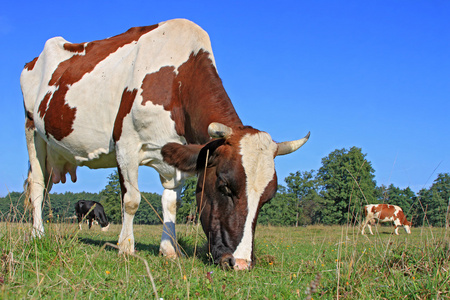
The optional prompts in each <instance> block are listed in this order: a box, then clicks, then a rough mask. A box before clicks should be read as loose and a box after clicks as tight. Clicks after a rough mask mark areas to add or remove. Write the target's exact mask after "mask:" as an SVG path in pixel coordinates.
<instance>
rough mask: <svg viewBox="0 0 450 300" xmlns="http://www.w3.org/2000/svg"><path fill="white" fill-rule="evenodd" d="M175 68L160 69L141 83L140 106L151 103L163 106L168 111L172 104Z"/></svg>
mask: <svg viewBox="0 0 450 300" xmlns="http://www.w3.org/2000/svg"><path fill="white" fill-rule="evenodd" d="M174 71H175V67H162V68H161V69H159V71H158V72H156V73H152V74H148V75H146V76H145V78H144V80H143V82H142V99H143V100H142V105H145V102H147V101H151V102H152V103H153V104H157V105H163V106H164V109H166V110H170V109H171V108H172V107H171V104H172V105H173V102H175V101H171V99H172V98H173V96H172V92H173V91H172V89H173V86H174V84H173V83H174V79H175V72H174Z"/></svg>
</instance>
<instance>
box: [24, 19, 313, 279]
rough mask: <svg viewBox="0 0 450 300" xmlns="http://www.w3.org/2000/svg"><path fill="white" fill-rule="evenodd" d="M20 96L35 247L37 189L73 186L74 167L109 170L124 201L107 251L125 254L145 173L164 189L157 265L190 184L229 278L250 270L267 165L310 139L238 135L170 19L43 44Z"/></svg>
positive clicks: (198, 42)
mask: <svg viewBox="0 0 450 300" xmlns="http://www.w3.org/2000/svg"><path fill="white" fill-rule="evenodd" d="M21 86H22V93H23V96H24V107H25V116H26V119H25V133H26V139H27V147H28V154H29V160H30V168H29V173H28V179H27V182H28V185H27V186H28V187H27V188H28V193H27V195H29V199H28V200H29V202H30V203H31V204H32V206H33V208H34V212H33V220H34V223H33V234H34V235H35V236H41V235H42V234H43V233H44V227H43V223H42V201H43V194H44V190H45V189H46V188H47V190H50V188H51V184H52V183H55V184H56V183H58V182H62V183H64V182H66V174H67V173H69V174H70V176H71V179H72V181H76V178H77V177H76V169H77V167H78V166H87V167H89V168H94V169H96V168H111V167H116V168H117V170H118V174H119V180H120V186H121V191H122V201H123V225H122V231H121V233H120V236H119V241H118V245H119V248H120V251H121V252H127V253H133V252H134V234H133V219H134V216H135V213H136V211H137V209H138V207H139V203H140V201H141V194H140V192H139V187H138V170H139V166H143V165H145V166H149V167H153V168H154V169H156V170H157V171H158V173H159V174H160V179H161V183H162V185H163V187H164V188H165V189H164V191H163V193H162V200H161V201H162V207H163V219H164V220H163V222H164V227H163V234H162V237H161V244H160V251H161V252H162V253H163V254H164V255H166V256H169V257H176V256H178V255H179V247H178V246H177V243H176V240H177V239H176V234H175V220H176V215H175V213H176V207H177V205H176V203H177V198H179V197H180V193H181V187H182V183H183V181H184V179H185V178H186V177H187V176H190V175H194V174H196V175H197V176H198V178H199V180H198V186H197V190H196V191H197V206H198V211H199V212H200V213H201V214H200V216H199V219H200V220H201V223H202V227H203V230H204V231H205V234H206V237H207V239H208V243H209V249H211V254H212V256H213V258H214V261H215V262H216V263H220V264H223V265H230V266H232V267H234V268H235V269H240V270H242V269H249V268H250V267H251V266H252V265H253V264H254V262H255V260H254V247H253V246H254V236H255V226H256V223H257V218H258V213H259V210H260V209H261V207H262V206H263V205H264V204H265V203H267V202H268V201H269V200H270V199H271V198H272V197H273V196H274V195H275V193H276V190H277V174H276V171H275V162H274V159H275V157H276V156H280V155H285V154H288V153H292V152H294V151H296V150H297V149H299V148H300V147H301V146H302V145H303V144H304V143H305V142H306V141H307V140H308V138H309V134H308V135H307V136H305V137H304V138H302V139H299V140H295V141H289V142H281V143H277V142H274V141H273V139H272V137H271V136H270V135H269V134H268V133H266V132H263V131H260V130H257V129H254V128H252V127H250V126H244V125H243V124H242V122H241V119H240V118H239V116H238V114H237V113H236V111H235V109H234V107H233V105H232V103H231V100H230V98H229V97H228V95H227V93H226V91H225V89H224V87H223V85H222V81H221V79H220V78H219V75H218V73H217V70H216V65H215V59H214V55H213V52H212V48H211V43H210V40H209V36H208V34H207V33H206V32H205V31H204V30H203V29H201V28H200V27H199V26H198V25H196V24H194V23H192V22H190V21H188V20H182V19H178V20H170V21H166V22H162V23H159V24H156V25H152V26H145V27H135V28H131V29H130V30H128V31H127V32H125V33H122V34H120V35H117V36H113V37H110V38H107V39H104V40H98V41H93V42H87V43H79V44H72V43H70V42H68V41H66V40H64V39H63V38H62V37H56V38H52V39H50V40H48V41H47V42H46V44H45V47H44V50H43V51H42V53H41V54H40V55H39V57H37V58H35V59H34V60H33V61H31V62H30V63H28V64H26V65H25V69H24V70H23V72H22V75H21ZM279 101H280V100H279V99H274V101H273V105H277V106H279V105H282V104H280V102H279ZM255 105H258V104H257V103H255ZM272 121H273V120H272ZM290 130H292V131H293V132H295V133H297V132H298V131H299V128H292V129H290ZM47 183H50V186H47Z"/></svg>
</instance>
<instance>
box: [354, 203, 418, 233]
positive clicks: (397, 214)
mask: <svg viewBox="0 0 450 300" xmlns="http://www.w3.org/2000/svg"><path fill="white" fill-rule="evenodd" d="M363 210H364V215H365V220H364V222H363V226H362V231H361V234H365V228H366V226H369V231H370V234H372V235H373V232H372V227H371V225H375V221H376V220H378V221H379V222H393V223H394V226H395V230H394V232H395V234H396V235H398V227H399V226H403V228H404V229H405V231H406V233H408V234H410V233H411V222H409V221H408V220H407V219H406V216H405V214H404V213H403V210H402V209H401V208H400V207H399V206H397V205H389V204H369V205H365V206H364V208H363Z"/></svg>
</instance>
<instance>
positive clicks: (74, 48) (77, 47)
mask: <svg viewBox="0 0 450 300" xmlns="http://www.w3.org/2000/svg"><path fill="white" fill-rule="evenodd" d="M84 45H85V43H82V44H71V43H65V44H64V45H63V47H64V50H67V51H69V52H75V53H81V52H83V51H84Z"/></svg>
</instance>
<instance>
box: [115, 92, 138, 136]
mask: <svg viewBox="0 0 450 300" xmlns="http://www.w3.org/2000/svg"><path fill="white" fill-rule="evenodd" d="M136 94H137V89H133V90H132V91H130V90H128V89H127V88H125V89H124V90H123V93H122V100H121V101H120V107H119V111H118V112H117V116H116V120H115V121H114V129H113V140H114V142H116V143H117V142H118V141H119V140H120V136H121V135H122V127H123V119H124V118H125V117H126V116H127V115H128V114H129V113H130V111H131V107H132V106H133V103H134V99H135V98H136Z"/></svg>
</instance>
